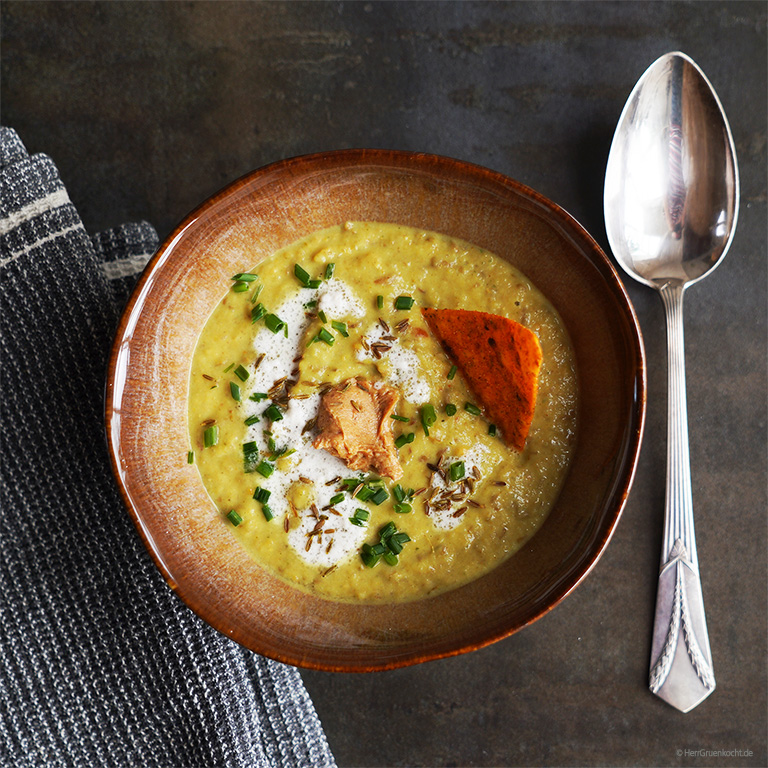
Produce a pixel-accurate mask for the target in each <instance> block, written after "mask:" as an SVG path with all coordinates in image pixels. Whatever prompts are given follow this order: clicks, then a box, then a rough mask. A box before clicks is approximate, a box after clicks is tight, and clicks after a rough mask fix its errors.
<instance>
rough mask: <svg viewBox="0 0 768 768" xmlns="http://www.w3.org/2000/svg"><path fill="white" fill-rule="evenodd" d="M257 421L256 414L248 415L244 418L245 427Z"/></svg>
mask: <svg viewBox="0 0 768 768" xmlns="http://www.w3.org/2000/svg"><path fill="white" fill-rule="evenodd" d="M258 423H259V417H258V416H256V415H253V416H249V417H248V418H247V419H246V420H245V426H246V427H250V426H252V425H254V424H258Z"/></svg>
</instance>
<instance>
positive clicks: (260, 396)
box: [248, 392, 269, 403]
mask: <svg viewBox="0 0 768 768" xmlns="http://www.w3.org/2000/svg"><path fill="white" fill-rule="evenodd" d="M268 397H269V395H268V394H267V393H266V392H254V393H253V394H252V395H251V396H250V397H249V398H248V399H249V400H253V402H254V403H260V402H261V401H262V400H266V399H267V398H268Z"/></svg>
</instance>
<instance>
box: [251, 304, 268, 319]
mask: <svg viewBox="0 0 768 768" xmlns="http://www.w3.org/2000/svg"><path fill="white" fill-rule="evenodd" d="M266 314H267V308H266V307H265V306H264V305H263V304H262V303H261V302H259V303H258V304H257V305H256V306H255V307H254V308H253V309H252V310H251V322H252V323H258V322H259V320H261V318H262V317H264V315H266Z"/></svg>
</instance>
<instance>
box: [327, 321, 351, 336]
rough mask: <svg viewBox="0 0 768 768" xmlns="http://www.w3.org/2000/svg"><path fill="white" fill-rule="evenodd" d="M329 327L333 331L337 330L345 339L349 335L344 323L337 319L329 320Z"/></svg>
mask: <svg viewBox="0 0 768 768" xmlns="http://www.w3.org/2000/svg"><path fill="white" fill-rule="evenodd" d="M331 328H333V330H334V331H338V332H339V333H340V334H341V335H342V336H343V337H344V338H345V339H346V338H347V337H348V336H349V331H348V330H347V324H346V323H341V322H339V321H338V320H331Z"/></svg>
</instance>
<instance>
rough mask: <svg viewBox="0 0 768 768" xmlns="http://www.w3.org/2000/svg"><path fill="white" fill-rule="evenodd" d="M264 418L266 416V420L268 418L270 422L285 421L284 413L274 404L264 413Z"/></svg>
mask: <svg viewBox="0 0 768 768" xmlns="http://www.w3.org/2000/svg"><path fill="white" fill-rule="evenodd" d="M264 416H266V418H268V419H269V420H270V421H282V420H283V412H282V411H281V410H280V409H279V408H278V407H277V406H276V405H275V404H274V403H272V405H270V406H269V408H267V410H266V411H264ZM271 450H274V449H271Z"/></svg>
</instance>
